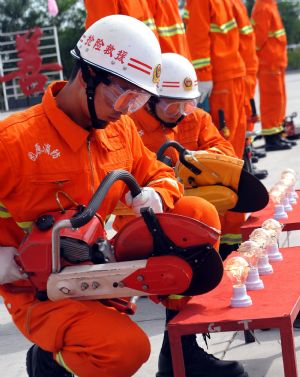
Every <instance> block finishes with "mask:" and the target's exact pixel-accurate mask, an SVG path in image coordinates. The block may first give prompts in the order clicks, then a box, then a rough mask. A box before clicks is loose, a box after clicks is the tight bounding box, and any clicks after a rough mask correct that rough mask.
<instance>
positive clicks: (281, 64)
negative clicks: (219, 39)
mask: <svg viewBox="0 0 300 377" xmlns="http://www.w3.org/2000/svg"><path fill="white" fill-rule="evenodd" d="M251 17H252V21H253V22H252V23H253V27H254V31H255V36H256V50H257V55H258V59H259V70H258V81H259V92H260V113H261V123H262V134H263V135H266V136H267V135H274V134H277V133H280V132H282V131H283V119H284V117H285V110H286V91H285V69H286V67H287V49H286V46H287V39H286V34H285V30H284V26H283V23H282V20H281V17H280V14H279V11H278V7H277V4H276V1H275V0H256V2H255V4H254V7H253V9H252V15H251Z"/></svg>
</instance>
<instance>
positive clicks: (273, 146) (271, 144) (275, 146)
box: [265, 134, 292, 152]
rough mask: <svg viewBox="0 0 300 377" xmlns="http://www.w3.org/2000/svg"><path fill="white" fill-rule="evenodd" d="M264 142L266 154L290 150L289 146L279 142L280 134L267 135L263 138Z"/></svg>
mask: <svg viewBox="0 0 300 377" xmlns="http://www.w3.org/2000/svg"><path fill="white" fill-rule="evenodd" d="M265 141H266V143H265V149H266V151H267V152H272V151H283V150H287V149H291V148H292V146H291V145H290V144H287V143H284V142H282V141H281V137H280V134H275V135H267V136H265Z"/></svg>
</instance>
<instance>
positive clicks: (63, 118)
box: [42, 81, 89, 152]
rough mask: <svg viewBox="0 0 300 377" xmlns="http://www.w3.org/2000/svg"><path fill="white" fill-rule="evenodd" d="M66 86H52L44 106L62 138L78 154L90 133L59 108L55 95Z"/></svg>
mask: <svg viewBox="0 0 300 377" xmlns="http://www.w3.org/2000/svg"><path fill="white" fill-rule="evenodd" d="M65 85H66V81H56V82H54V83H52V84H50V85H49V86H48V88H47V90H46V92H45V94H44V96H43V100H42V106H43V110H44V111H45V113H46V115H47V117H48V119H49V121H50V122H51V123H52V125H53V126H54V127H55V128H56V130H57V131H58V132H59V134H60V136H61V137H62V138H63V139H64V140H65V142H66V143H67V144H68V145H69V146H70V148H71V149H72V150H73V151H74V152H76V151H77V150H78V149H79V148H80V147H81V146H82V145H83V144H84V143H85V142H86V140H87V138H88V136H89V132H88V131H87V130H84V129H83V128H82V127H80V126H79V125H78V124H77V123H75V122H74V121H73V120H72V119H71V118H69V117H68V116H67V115H66V114H65V113H64V112H63V111H62V110H61V109H60V108H59V107H58V106H57V103H56V101H55V95H56V94H57V93H58V92H59V91H60V90H61V89H62V88H63V87H64V86H65Z"/></svg>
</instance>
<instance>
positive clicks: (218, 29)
mask: <svg viewBox="0 0 300 377" xmlns="http://www.w3.org/2000/svg"><path fill="white" fill-rule="evenodd" d="M236 27H237V23H236V20H235V18H233V19H232V20H230V21H228V22H226V24H223V25H220V26H219V25H217V24H210V31H211V32H212V33H223V34H226V33H228V32H229V31H230V30H233V29H235V28H236Z"/></svg>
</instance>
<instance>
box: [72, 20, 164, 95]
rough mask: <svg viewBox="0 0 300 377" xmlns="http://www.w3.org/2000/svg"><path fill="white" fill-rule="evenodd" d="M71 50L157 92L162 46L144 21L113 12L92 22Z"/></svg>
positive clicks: (74, 54) (94, 65) (103, 68)
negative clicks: (113, 13)
mask: <svg viewBox="0 0 300 377" xmlns="http://www.w3.org/2000/svg"><path fill="white" fill-rule="evenodd" d="M71 54H72V55H73V56H74V57H75V58H77V59H79V58H80V57H81V58H82V59H83V60H84V61H85V62H86V63H87V64H89V65H91V66H93V67H95V68H99V69H102V70H105V71H107V72H110V73H112V74H113V75H116V76H119V77H121V78H123V79H124V80H127V81H129V82H131V83H133V84H135V85H136V86H138V87H139V88H142V89H144V90H146V91H147V92H149V93H151V94H154V95H157V94H158V93H157V83H158V81H159V76H160V66H161V50H160V46H159V42H158V40H157V38H156V36H155V34H154V33H153V32H152V31H151V30H150V29H149V28H148V27H147V26H146V25H145V24H144V23H143V22H141V21H139V20H137V19H135V18H133V17H129V16H125V15H112V16H107V17H104V18H101V19H100V20H98V21H96V22H95V23H94V24H93V25H91V26H90V27H89V28H88V29H87V30H86V31H85V33H84V34H83V35H82V37H81V38H80V40H79V41H78V43H77V45H76V47H75V48H74V49H73V50H72V51H71Z"/></svg>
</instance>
